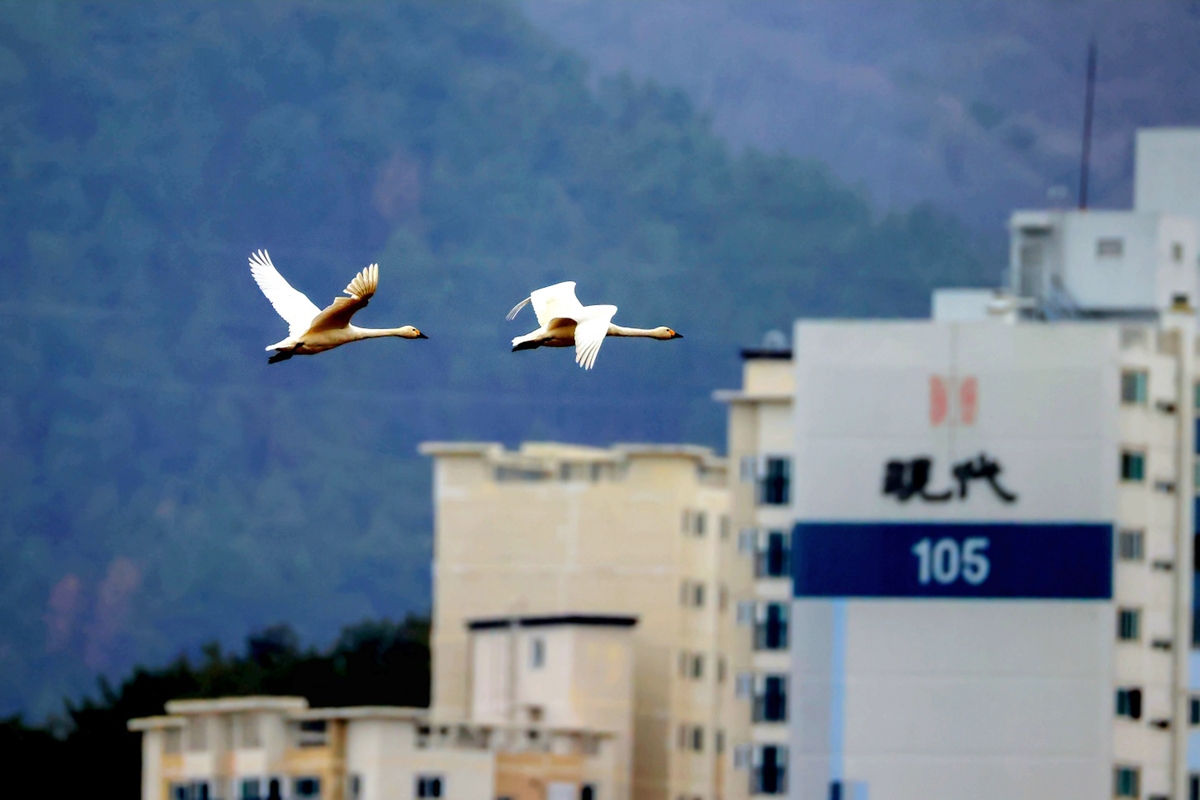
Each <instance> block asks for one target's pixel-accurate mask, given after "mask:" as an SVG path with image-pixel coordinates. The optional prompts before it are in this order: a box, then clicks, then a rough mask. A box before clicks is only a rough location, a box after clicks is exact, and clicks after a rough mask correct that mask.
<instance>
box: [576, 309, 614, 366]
mask: <svg viewBox="0 0 1200 800" xmlns="http://www.w3.org/2000/svg"><path fill="white" fill-rule="evenodd" d="M580 311H581V312H582V313H581V314H580V316H581V317H583V319H579V317H576V318H575V319H576V323H575V363H576V364H578V365H579V366H581V367H583V368H584V369H591V368H592V365H594V364H595V363H596V354H597V353H599V352H600V345H602V344H604V337H605V336H608V326H609V324H611V323H612V318H613V316H615V315H616V313H617V307H616V306H587V307H581V308H580Z"/></svg>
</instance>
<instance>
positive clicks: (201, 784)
mask: <svg viewBox="0 0 1200 800" xmlns="http://www.w3.org/2000/svg"><path fill="white" fill-rule="evenodd" d="M169 791H170V794H171V800H209V797H210V795H209V792H208V781H191V782H189V783H172V784H171V786H170V788H169Z"/></svg>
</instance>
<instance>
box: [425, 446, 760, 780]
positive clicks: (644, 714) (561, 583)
mask: <svg viewBox="0 0 1200 800" xmlns="http://www.w3.org/2000/svg"><path fill="white" fill-rule="evenodd" d="M421 450H422V452H423V453H426V454H428V455H430V456H432V457H433V459H434V512H435V513H434V530H435V534H434V603H433V607H434V616H433V632H432V643H433V648H432V650H433V708H434V712H435V713H437V714H442V715H449V716H455V715H460V714H463V713H465V712H466V710H467V709H468V707H469V705H470V703H471V697H470V693H469V691H468V688H467V687H468V685H469V683H470V680H471V676H470V675H469V673H468V671H467V668H466V665H468V664H470V663H471V659H470V658H468V657H467V648H468V633H469V630H468V621H469V620H471V619H474V618H478V617H484V616H492V617H494V616H504V615H522V616H537V615H546V614H567V615H571V614H579V613H588V614H600V615H612V614H617V615H621V614H624V615H629V616H633V617H636V618H637V620H638V624H637V627H636V628H635V629H634V630H633V633H632V640H633V650H634V667H633V709H634V710H633V715H632V721H631V723H630V726H629V727H626V728H622V729H619V730H617V731H616V736H617V740H616V747H617V751H618V756H619V754H620V753H627V754H628V758H629V759H630V763H631V765H632V772H631V774H632V782H631V785H630V786H629V787H626V788H625V789H623V790H619V791H618V792H617V793H616V794H615V795H613V800H626V798H630V797H632V798H636V800H715V799H716V798H724V799H725V800H730V799H732V798H737V797H741V796H744V788H742V791H741V794H739V792H738V789H739V788H741V787H743V786H744V782H743V778H744V775H742V774H741V773H736V772H735V771H734V769H733V753H734V750H735V748H734V747H733V746H732V745H733V744H735V743H742V742H745V741H747V740H748V735H749V725H748V720H749V700H748V698H739V697H738V696H737V695H736V693H735V688H736V687H735V680H734V674H735V672H736V671H737V670H742V669H744V665H745V663H746V661H747V660H748V656H747V655H744V652H745V646H746V644H747V643H748V641H747V640H745V638H744V633H743V631H741V630H740V629H738V627H737V623H736V619H735V607H734V603H733V602H732V598H733V596H734V592H735V591H740V588H739V586H740V584H739V583H738V582H739V581H743V580H745V577H744V576H745V575H748V572H747V569H748V560H747V559H746V558H745V557H743V556H740V555H739V554H738V552H737V541H736V538H735V536H734V535H733V533H732V529H731V527H730V525H729V521H728V501H727V497H728V494H727V491H726V468H725V461H724V460H723V459H719V458H716V457H715V456H713V454H712V453H711V452H710V451H708V450H707V449H704V448H699V447H688V446H674V445H618V446H615V447H612V448H591V447H578V446H570V445H557V444H525V445H523V446H522V447H521V448H520V449H519V450H517V451H509V450H505V449H504V448H503V447H502V446H501V445H498V444H486V443H484V444H469V443H467V444H463V443H457V444H450V443H427V444H425V445H422V448H421ZM533 705H535V706H537V705H539V704H536V703H535V704H533ZM522 713H529V711H528V710H525V711H523V712H522ZM537 713H546V714H548V713H550V711H549V709H548V708H546V709H542V710H540V711H538V712H537ZM576 723H577V724H583V725H587V726H593V727H607V726H610V725H611V724H612V723H611V722H610V720H609V719H608V718H607V716H605V715H604V714H603V713H602V709H600V708H599V707H597V708H592V709H590V710H589V711H588V712H587V713H586V714H584V715H583V716H582V717H581V718H579V719H577V720H576ZM606 800H607V798H606Z"/></svg>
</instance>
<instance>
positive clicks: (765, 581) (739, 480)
mask: <svg viewBox="0 0 1200 800" xmlns="http://www.w3.org/2000/svg"><path fill="white" fill-rule="evenodd" d="M791 356H792V352H791V350H790V349H788V347H787V339H786V337H785V336H784V335H783V334H781V333H775V334H768V335H767V337H766V338H765V339H764V342H763V346H762V347H756V348H747V349H745V350H743V351H742V387H741V388H740V389H737V390H721V391H717V392H715V393H714V395H713V397H714V399H716V400H717V401H718V402H721V403H725V404H727V405H728V406H729V417H728V420H729V421H728V426H727V429H726V435H727V437H728V439H727V441H728V444H727V453H728V458H729V462H730V464H733V465H736V472H731V474H730V481H729V497H730V500H729V502H730V506H729V518H730V523H731V525H732V527H733V528H734V529H735V530H736V531H737V547H738V550H739V552H741V553H742V554H744V555H745V556H746V558H747V560H748V563H749V564H750V569H749V570H747V572H748V577H747V583H748V586H747V587H746V588H744V589H742V591H741V592H740V594H739V600H738V606H737V618H738V620H739V621H740V622H741V624H742V625H743V626H744V627H746V628H747V629H748V630H749V632H750V633H749V635H748V636H747V637H746V638H747V640H748V641H749V642H750V647H749V648H748V658H747V660H746V661H744V662H742V663H741V664H740V665H739V669H738V672H737V674H736V678H735V692H736V693H737V695H738V696H740V697H744V698H748V700H749V708H748V710H747V716H748V718H749V719H748V722H749V724H751V725H752V729H751V736H750V739H749V741H748V742H747V743H746V744H745V745H742V746H741V748H740V749H738V750H737V751H736V752H735V758H736V759H737V761H738V763H739V764H743V763H744V764H746V765H747V771H748V773H749V778H748V781H747V783H748V786H749V791H750V793H751V795H752V796H772V795H786V794H787V793H788V689H789V683H790V673H791V662H790V657H789V652H788V649H789V646H790V643H789V626H788V617H789V613H790V609H791V603H792V585H791V535H792V511H791V505H790V504H791V489H792V486H791V481H792V474H791V473H792V466H791V465H792V458H791V453H792V450H793V448H794V446H795V442H794V438H793V435H792V400H793V397H794V395H795V368H794V364H793V363H792V359H791Z"/></svg>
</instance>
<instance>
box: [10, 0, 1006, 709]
mask: <svg viewBox="0 0 1200 800" xmlns="http://www.w3.org/2000/svg"><path fill="white" fill-rule="evenodd" d="M0 186H2V191H0V264H3V270H4V278H5V281H4V290H3V293H2V294H0V353H2V357H0V489H2V494H0V497H2V498H3V501H2V502H0V712H3V711H6V710H10V709H17V708H24V709H27V710H30V711H32V712H33V713H35V714H40V713H44V712H46V711H48V710H51V709H53V708H56V707H57V704H58V702H59V700H60V698H61V697H62V696H64V695H68V694H70V695H77V694H78V693H79V692H81V691H84V690H86V689H87V687H88V686H89V685H90V684H91V681H92V679H93V677H94V676H95V675H96V674H97V673H99V672H105V673H109V674H117V673H121V672H124V670H126V669H127V668H128V667H129V666H130V665H131V664H132V663H134V662H141V663H163V662H165V661H166V660H167V659H168V658H170V657H171V656H173V655H174V654H175V653H177V652H179V651H180V650H181V649H182V648H187V647H195V646H197V645H198V644H199V643H201V642H204V641H207V640H210V639H218V640H220V641H222V642H224V643H226V645H227V646H232V645H233V644H234V643H236V642H239V641H241V639H242V637H244V636H245V634H246V633H247V632H248V631H250V630H253V629H257V628H261V627H262V626H263V625H265V624H269V623H271V622H275V621H280V620H284V621H288V622H290V623H292V624H293V625H294V626H295V628H296V629H297V631H298V632H299V634H300V635H301V636H302V637H303V638H304V639H305V640H306V641H317V642H325V641H328V640H329V639H331V638H332V637H333V635H334V634H335V632H336V631H337V630H338V629H339V628H340V627H341V625H343V624H345V623H349V622H355V621H357V620H360V619H362V618H364V617H368V616H370V617H393V618H395V617H400V616H402V615H403V614H404V613H405V612H406V611H409V610H421V609H424V608H426V607H427V604H428V592H429V577H428V564H429V559H430V506H429V477H428V473H429V469H428V464H427V463H426V462H425V461H424V460H423V459H421V458H420V457H418V456H417V455H416V452H415V448H416V445H417V443H418V442H420V441H422V440H424V439H431V438H439V439H441V438H454V439H457V438H486V439H496V438H498V439H502V440H505V441H507V442H509V443H515V442H516V441H518V440H520V439H522V438H526V437H536V438H550V437H561V438H565V439H570V440H577V441H586V442H597V443H602V442H610V441H613V440H660V441H661V440H679V439H685V440H689V441H695V442H700V443H706V444H712V445H719V444H720V442H721V438H722V435H723V434H722V410H721V408H719V407H718V406H716V405H715V404H713V403H712V402H711V400H710V399H709V395H710V392H711V390H712V389H713V388H716V387H720V386H729V385H731V384H733V382H734V381H735V379H736V375H737V370H738V364H737V361H736V353H737V347H738V346H739V345H740V344H745V343H749V342H754V341H757V340H758V338H759V337H760V336H761V334H762V332H763V331H764V330H766V329H768V328H772V327H785V326H786V325H787V324H788V323H789V322H790V320H791V319H792V318H793V317H795V316H796V315H798V314H827V315H843V314H859V315H861V314H871V315H896V314H901V315H915V314H922V313H925V312H926V310H927V307H928V292H929V290H930V288H931V287H933V286H935V285H942V284H946V283H975V284H981V283H986V282H988V281H990V280H992V279H994V277H995V275H996V274H997V273H998V271H999V269H998V267H999V262H1000V260H1001V258H1002V255H1001V254H1000V253H998V252H992V251H990V250H988V249H987V248H986V247H984V246H983V245H981V244H980V240H979V238H978V236H977V234H975V233H973V232H972V231H970V230H968V229H966V228H964V227H963V226H962V225H960V224H959V223H957V222H956V221H955V220H953V219H952V218H949V217H946V216H943V215H940V214H938V213H934V212H932V211H930V210H928V209H926V208H921V207H918V208H915V209H913V210H911V211H906V212H903V213H888V214H881V212H880V210H879V209H876V208H872V207H871V206H870V205H869V204H868V203H867V201H866V200H865V199H864V197H863V196H862V195H861V194H860V193H858V192H856V191H853V190H851V189H848V188H847V187H845V186H844V185H842V184H840V183H838V182H837V181H836V180H835V179H833V178H832V177H831V175H830V173H829V172H828V171H827V170H826V169H825V168H824V167H822V166H821V165H819V164H816V163H814V162H806V161H800V160H796V159H795V158H792V157H789V156H784V155H765V154H762V153H759V152H756V151H748V152H741V151H740V150H739V151H737V152H735V151H733V150H731V148H730V147H729V146H728V145H727V144H726V143H725V141H724V140H723V139H721V138H719V137H717V136H716V135H714V134H713V132H712V130H711V125H710V122H709V120H708V119H707V118H706V117H703V116H701V115H698V114H697V113H696V112H695V111H694V110H693V106H692V104H691V103H690V101H689V100H688V99H687V97H686V96H685V95H683V94H682V93H680V92H678V91H676V90H669V89H663V88H658V87H656V86H654V85H648V84H641V83H635V82H632V81H630V80H628V79H614V80H604V81H600V82H598V83H596V84H595V85H592V84H589V79H588V72H587V67H586V65H585V64H584V62H583V61H581V60H580V58H578V57H577V56H575V55H573V54H571V53H570V52H567V51H565V50H563V49H561V48H559V47H558V46H556V45H554V44H553V43H551V42H550V41H549V40H548V39H547V38H546V37H545V36H544V35H542V34H539V33H537V32H536V31H535V30H534V29H533V28H532V27H531V25H530V24H529V23H528V22H527V21H526V20H525V18H524V17H523V16H522V15H521V14H520V13H519V11H517V10H516V9H515V8H514V7H512V6H509V5H505V4H495V3H474V4H464V3H455V4H446V3H429V4H421V3H388V4H383V3H358V4H344V3H339V4H332V3H331V4H313V3H305V4H303V5H290V4H284V3H256V4H232V3H231V4H211V3H180V2H171V3H160V4H153V3H136V4H135V3H113V4H103V5H84V4H80V3H28V2H9V3H5V4H3V5H0ZM259 247H265V248H267V249H268V250H270V252H271V255H272V256H273V258H274V260H275V263H276V264H277V265H278V266H279V268H280V269H281V271H282V272H283V273H284V275H285V276H286V277H288V278H289V279H290V280H291V281H292V282H293V284H294V285H296V286H297V288H299V289H301V290H302V291H305V292H307V293H308V294H309V295H310V296H311V297H312V298H313V299H314V301H316V302H318V304H323V303H325V302H328V300H329V299H330V298H332V297H333V296H334V295H336V294H337V293H339V292H340V291H341V289H342V287H344V286H345V285H346V283H347V282H348V281H349V279H350V278H351V277H352V275H353V273H354V272H355V271H356V270H358V269H361V268H362V267H363V266H366V265H367V264H368V263H370V262H371V261H374V260H378V261H379V263H380V276H381V277H380V288H379V293H378V294H377V295H376V297H375V299H373V300H372V301H371V306H370V308H369V309H367V310H366V311H364V312H362V314H361V315H360V316H359V317H358V318H356V321H358V322H361V323H362V324H366V325H377V326H386V325H398V324H404V323H410V324H414V325H417V326H419V327H420V328H421V329H423V330H424V331H425V332H427V333H428V334H429V335H430V337H431V338H430V340H429V341H418V342H407V341H399V340H387V341H377V342H367V343H364V344H361V345H356V346H353V347H348V348H344V349H342V350H340V351H335V352H332V353H328V354H325V355H323V356H320V357H316V358H297V359H293V360H291V361H289V362H286V363H283V364H279V365H274V366H268V365H267V364H266V354H265V353H264V352H263V348H264V347H265V346H266V345H267V344H269V343H271V342H274V341H277V340H278V339H279V338H281V337H282V336H283V335H284V333H285V329H284V325H283V323H282V321H281V320H279V319H278V318H277V317H276V316H275V315H274V313H273V312H272V310H271V308H270V306H269V305H268V304H267V302H266V300H265V299H264V298H263V297H262V296H261V294H260V293H259V291H258V289H257V287H255V285H254V283H253V281H252V280H251V277H250V273H249V270H248V269H247V266H246V257H247V256H248V255H249V253H250V252H251V250H253V249H255V248H259ZM566 277H570V278H572V279H575V280H577V281H578V282H579V294H580V297H581V299H582V300H583V301H584V302H585V303H587V302H611V303H615V304H617V305H618V306H619V307H620V309H621V311H620V313H619V314H618V321H621V322H624V323H626V324H632V325H647V326H652V325H658V324H668V325H671V326H672V327H675V328H676V329H678V330H679V331H681V332H682V333H684V334H685V336H686V338H685V339H683V340H682V341H677V342H669V343H663V342H646V341H640V342H639V341H616V342H610V343H609V344H606V345H605V347H604V349H603V351H602V352H601V354H600V357H599V361H598V363H597V368H596V370H595V371H593V372H591V373H585V372H583V371H581V370H579V369H577V368H576V367H575V365H574V364H573V363H572V359H571V353H569V352H533V353H517V354H512V353H509V352H508V350H509V344H508V340H509V338H510V337H512V336H514V335H517V334H520V333H524V332H526V331H528V330H529V329H531V328H532V327H533V325H532V317H530V316H526V317H524V318H522V319H521V320H520V321H519V322H517V323H511V324H509V323H505V322H504V314H505V312H506V311H507V310H508V309H509V307H510V306H511V305H512V304H513V303H515V302H516V301H518V300H520V299H521V298H523V297H525V296H526V295H527V294H528V292H529V290H530V289H531V288H534V287H536V286H539V285H544V284H545V283H548V282H551V281H554V280H559V279H562V278H566Z"/></svg>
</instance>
